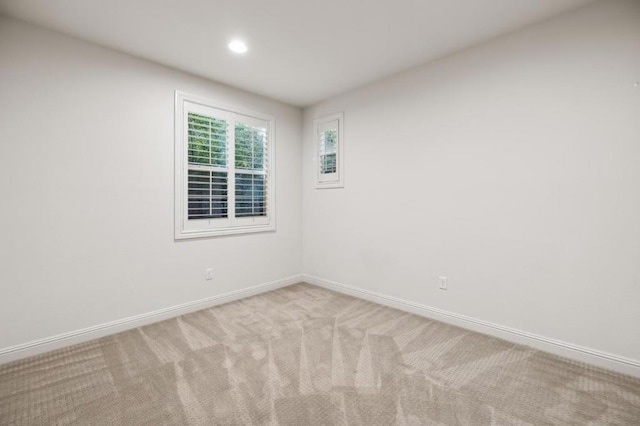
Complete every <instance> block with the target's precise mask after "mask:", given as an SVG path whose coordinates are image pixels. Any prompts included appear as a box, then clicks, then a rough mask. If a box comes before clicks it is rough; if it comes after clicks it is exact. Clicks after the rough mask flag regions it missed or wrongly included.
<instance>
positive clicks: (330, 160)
mask: <svg viewBox="0 0 640 426" xmlns="http://www.w3.org/2000/svg"><path fill="white" fill-rule="evenodd" d="M317 128H318V135H317V137H318V160H319V161H318V181H320V182H327V181H334V180H338V179H339V176H338V170H339V166H340V165H339V164H338V162H339V161H341V160H340V159H339V158H338V149H339V144H340V143H342V141H340V140H339V135H340V132H339V128H340V123H339V121H338V120H331V121H328V122H324V123H321V124H319V125H318V127H317Z"/></svg>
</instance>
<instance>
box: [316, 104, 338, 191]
mask: <svg viewBox="0 0 640 426" xmlns="http://www.w3.org/2000/svg"><path fill="white" fill-rule="evenodd" d="M332 121H337V122H338V129H337V130H338V148H337V150H336V163H337V167H336V173H335V175H336V176H335V178H334V179H331V180H329V179H328V178H327V177H323V176H321V173H320V133H319V130H320V128H321V127H322V126H323V125H324V124H327V123H331V122H332ZM313 138H314V147H315V152H314V157H313V162H314V169H315V183H316V184H315V187H316V189H330V188H344V113H342V112H338V113H335V114H331V115H327V116H324V117H320V118H317V119H315V120H313ZM331 174H334V173H331Z"/></svg>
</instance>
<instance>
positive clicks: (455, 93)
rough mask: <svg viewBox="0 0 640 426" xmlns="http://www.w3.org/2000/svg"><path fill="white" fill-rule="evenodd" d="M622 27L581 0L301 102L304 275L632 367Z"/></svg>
mask: <svg viewBox="0 0 640 426" xmlns="http://www.w3.org/2000/svg"><path fill="white" fill-rule="evenodd" d="M639 23H640V2H637V1H614V0H612V1H603V2H598V3H595V4H593V5H589V6H586V7H584V8H582V9H579V10H577V11H575V12H572V13H569V14H566V15H562V16H559V17H557V18H555V19H553V20H550V21H546V22H545V23H542V24H539V25H536V26H534V27H529V28H527V29H525V30H523V31H520V32H517V33H513V34H510V35H508V36H505V37H501V38H499V39H495V40H493V41H491V42H489V43H485V44H482V45H479V46H476V47H475V48H473V49H470V50H466V51H464V52H460V53H458V54H455V55H453V56H449V57H447V58H444V59H442V60H439V61H437V62H435V63H431V64H428V65H425V66H422V67H419V68H416V69H413V70H410V71H408V72H405V73H402V74H399V75H396V76H393V77H391V78H388V79H385V80H382V81H380V82H377V83H375V84H372V85H368V86H366V87H363V88H361V89H358V90H356V91H353V92H350V93H347V94H345V95H342V96H340V97H336V98H333V99H330V100H327V101H325V102H322V103H320V104H317V105H315V106H313V107H310V108H308V109H306V110H305V113H304V145H305V146H304V153H303V155H304V159H303V168H304V187H303V206H304V228H303V229H304V231H303V232H304V236H303V240H304V271H305V273H306V274H309V275H311V276H317V277H321V278H323V279H326V280H333V281H335V282H339V283H343V284H347V285H350V286H355V287H358V288H362V289H365V290H368V291H372V292H376V293H379V294H385V295H389V296H393V297H397V298H401V299H403V300H409V301H413V302H416V303H420V304H424V305H427V306H432V307H435V308H438V309H442V310H445V311H448V312H453V313H456V314H459V315H465V316H469V317H473V318H478V319H481V320H483V321H489V322H491V323H495V324H501V325H504V326H507V327H511V328H514V329H518V330H523V331H526V332H529V333H535V334H536V335H541V336H546V337H548V338H552V339H557V340H560V341H563V342H568V343H572V344H575V345H581V346H582V347H586V348H591V349H594V350H598V351H603V352H608V353H611V354H615V355H617V356H620V357H627V358H630V359H633V360H640V309H639V306H640V219H639V218H640V88H637V87H634V82H635V81H638V80H640V25H639ZM424 42H425V43H428V42H429V41H428V40H425V41H424ZM340 111H344V120H345V121H344V131H345V161H346V166H345V188H344V189H321V190H315V189H314V176H315V169H314V163H313V156H314V142H313V134H312V132H313V119H314V118H318V117H322V116H323V115H327V114H330V113H335V112H340ZM439 276H446V277H448V287H449V289H448V290H446V291H443V290H439V289H438V277H439Z"/></svg>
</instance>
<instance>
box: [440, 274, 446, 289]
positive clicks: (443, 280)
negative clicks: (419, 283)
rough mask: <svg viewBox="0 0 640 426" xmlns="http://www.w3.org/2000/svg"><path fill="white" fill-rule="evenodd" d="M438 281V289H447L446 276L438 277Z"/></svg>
mask: <svg viewBox="0 0 640 426" xmlns="http://www.w3.org/2000/svg"><path fill="white" fill-rule="evenodd" d="M438 279H439V282H440V290H446V289H447V277H438Z"/></svg>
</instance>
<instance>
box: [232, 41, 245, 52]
mask: <svg viewBox="0 0 640 426" xmlns="http://www.w3.org/2000/svg"><path fill="white" fill-rule="evenodd" d="M229 50H231V51H232V52H234V53H246V51H247V45H246V44H244V42H242V41H240V40H233V41H232V42H231V43H229Z"/></svg>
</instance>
